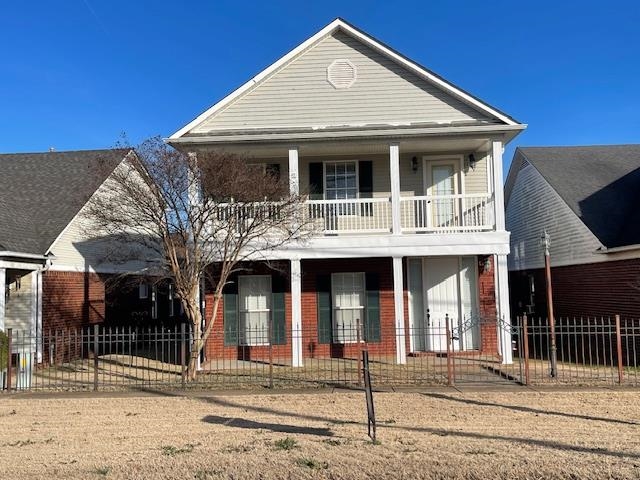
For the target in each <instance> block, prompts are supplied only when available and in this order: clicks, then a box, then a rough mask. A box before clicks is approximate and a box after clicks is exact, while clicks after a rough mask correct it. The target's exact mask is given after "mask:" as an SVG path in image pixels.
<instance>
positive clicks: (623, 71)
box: [0, 0, 640, 163]
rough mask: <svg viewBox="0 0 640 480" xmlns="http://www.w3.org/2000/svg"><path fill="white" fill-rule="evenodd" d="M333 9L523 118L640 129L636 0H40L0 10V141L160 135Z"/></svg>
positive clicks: (559, 132) (562, 135) (28, 144)
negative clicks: (549, 0) (514, 0)
mask: <svg viewBox="0 0 640 480" xmlns="http://www.w3.org/2000/svg"><path fill="white" fill-rule="evenodd" d="M337 16H341V17H343V18H345V19H346V20H348V21H349V22H351V23H353V24H354V25H356V26H357V27H359V28H361V29H363V30H365V31H367V32H368V33H370V34H371V35H373V36H374V37H376V38H378V39H379V40H381V41H383V42H385V43H387V44H388V45H390V46H391V47H393V48H395V49H396V50H399V51H400V52H402V53H404V54H405V55H406V56H408V57H410V58H412V59H414V60H415V61H417V62H418V63H421V64H423V65H425V66H426V67H428V68H430V69H431V70H434V71H435V72H437V73H439V74H440V75H442V76H443V77H445V78H447V79H448V80H450V81H451V82H453V83H455V84H457V85H458V86H460V87H462V88H464V89H465V90H467V91H470V92H471V93H473V94H475V95H476V96H479V97H480V98H482V99H484V100H485V101H487V102H488V103H490V104H492V105H494V106H496V107H498V108H499V109H501V110H503V111H505V112H507V113H509V114H510V115H512V116H513V117H515V118H516V119H518V120H520V121H521V122H524V123H527V124H529V128H528V129H527V131H526V132H525V133H523V134H521V135H520V136H519V137H517V138H516V139H515V141H514V142H513V143H512V144H511V145H510V147H509V148H508V150H507V152H506V155H505V156H506V158H505V160H506V162H505V163H508V161H509V160H510V159H511V156H512V152H513V149H514V147H515V146H517V145H571V144H606V143H639V142H640V88H639V87H640V34H639V33H638V31H639V30H638V28H639V27H638V25H640V7H639V6H638V5H637V2H635V1H607V2H593V1H580V2H578V1H566V2H561V1H557V0H556V1H554V2H547V1H535V2H529V3H526V2H524V1H521V2H513V1H490V0H485V1H468V2H465V1H456V2H453V1H451V2H446V1H428V0H421V1H415V2H389V1H385V2H347V1H329V0H324V1H322V2H301V1H300V0H297V1H270V2H266V1H265V2H246V1H245V2H232V1H183V2H176V1H171V2H169V1H163V0H155V1H131V0H127V1H121V0H60V1H57V2H51V1H45V0H36V1H30V2H8V3H7V5H4V6H3V9H2V12H0V20H1V23H0V25H1V28H0V45H1V47H0V132H2V133H1V134H0V152H3V153H6V152H26V151H43V150H47V149H48V148H49V147H51V146H53V147H55V148H56V149H57V150H67V149H84V148H104V147H110V146H112V145H114V143H115V142H116V141H117V140H118V138H119V136H120V134H121V132H126V134H127V136H128V138H129V140H130V141H131V142H132V143H137V142H139V141H140V140H142V139H144V138H146V137H149V136H152V135H162V136H168V135H170V134H171V133H173V132H174V131H175V130H177V129H178V128H180V127H182V126H183V125H185V124H186V123H187V122H189V121H190V120H192V119H193V118H194V117H195V116H196V115H198V114H199V113H201V112H202V111H203V110H205V109H206V108H208V107H209V106H211V105H212V104H213V103H215V102H216V101H217V100H218V99H220V98H221V97H223V96H224V95H226V94H227V93H229V92H230V91H231V90H233V89H234V88H236V87H237V86H239V85H240V84H242V83H244V82H245V81H246V80H248V79H249V78H251V77H252V76H253V75H255V74H256V73H258V72H259V71H260V70H262V69H263V68H264V67H266V66H268V65H269V64H271V63H272V62H273V61H275V60H277V59H278V58H279V57H280V56H282V55H284V54H285V53H286V52H288V51H289V50H290V49H292V48H294V47H295V46H296V45H297V44H299V43H300V42H302V41H304V40H305V39H306V38H307V37H309V36H311V35H312V34H314V33H315V32H316V31H317V30H319V29H320V28H322V27H323V26H324V25H326V24H327V23H329V22H330V21H331V20H333V19H334V18H335V17H337Z"/></svg>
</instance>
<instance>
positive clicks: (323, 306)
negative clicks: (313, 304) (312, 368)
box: [316, 275, 333, 343]
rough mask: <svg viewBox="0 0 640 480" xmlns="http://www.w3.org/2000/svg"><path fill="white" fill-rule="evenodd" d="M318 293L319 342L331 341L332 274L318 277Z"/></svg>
mask: <svg viewBox="0 0 640 480" xmlns="http://www.w3.org/2000/svg"><path fill="white" fill-rule="evenodd" d="M316 292H317V295H318V343H331V337H332V329H333V328H332V327H333V322H332V320H331V318H332V315H331V275H318V276H317V277H316Z"/></svg>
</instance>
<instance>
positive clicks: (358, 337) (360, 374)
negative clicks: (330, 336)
mask: <svg viewBox="0 0 640 480" xmlns="http://www.w3.org/2000/svg"><path fill="white" fill-rule="evenodd" d="M361 339H362V338H361V336H360V319H359V318H356V342H357V343H358V386H360V385H362V380H363V377H364V371H363V370H362V346H361V345H360V341H361Z"/></svg>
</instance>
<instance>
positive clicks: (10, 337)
mask: <svg viewBox="0 0 640 480" xmlns="http://www.w3.org/2000/svg"><path fill="white" fill-rule="evenodd" d="M7 337H8V338H7V391H8V392H10V391H11V370H12V369H13V365H11V364H12V363H13V362H12V359H11V349H12V347H11V343H12V341H13V328H7Z"/></svg>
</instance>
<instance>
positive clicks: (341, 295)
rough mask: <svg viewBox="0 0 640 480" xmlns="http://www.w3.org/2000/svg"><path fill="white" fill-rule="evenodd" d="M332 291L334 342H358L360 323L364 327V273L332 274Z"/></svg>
mask: <svg viewBox="0 0 640 480" xmlns="http://www.w3.org/2000/svg"><path fill="white" fill-rule="evenodd" d="M331 290H332V297H333V298H332V300H333V301H332V304H333V332H334V341H335V342H336V343H352V342H356V341H357V340H358V330H357V329H358V323H359V324H360V327H361V328H362V325H364V314H365V277H364V273H334V274H332V275H331ZM358 321H359V322H358Z"/></svg>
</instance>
